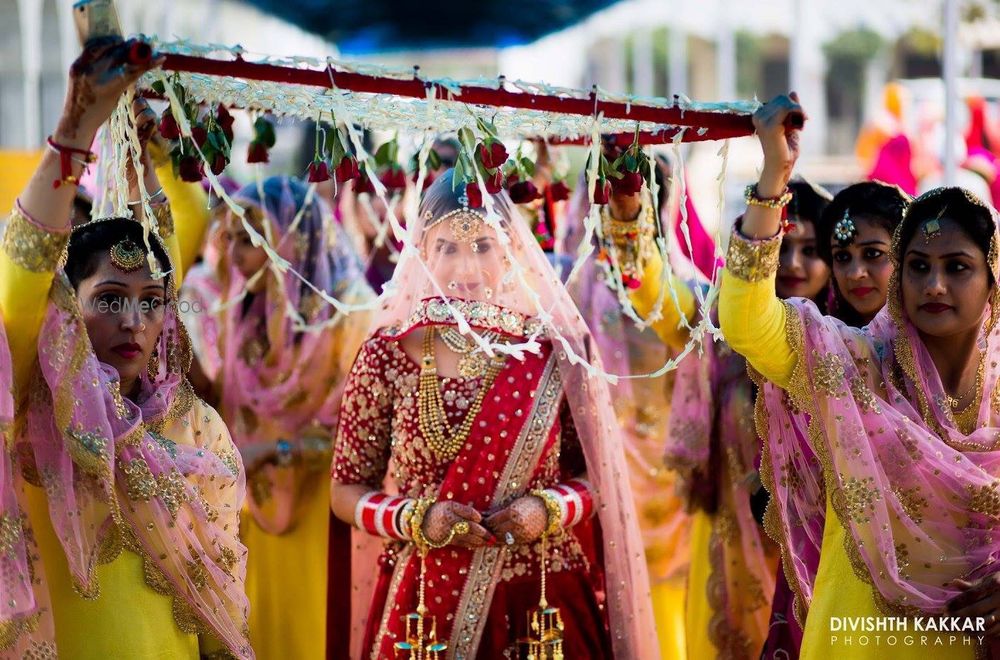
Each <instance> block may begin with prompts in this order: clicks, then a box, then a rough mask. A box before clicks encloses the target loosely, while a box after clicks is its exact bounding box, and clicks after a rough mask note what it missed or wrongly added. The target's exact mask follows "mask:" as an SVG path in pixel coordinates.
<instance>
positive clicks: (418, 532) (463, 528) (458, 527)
mask: <svg viewBox="0 0 1000 660" xmlns="http://www.w3.org/2000/svg"><path fill="white" fill-rule="evenodd" d="M436 502H437V499H436V498H433V497H421V498H420V499H419V500H417V503H416V504H414V505H413V511H412V512H411V513H410V522H409V524H410V537H411V538H412V539H413V543H414V545H416V546H417V551H418V552H420V554H421V555H426V554H427V552H428V551H430V550H437V549H439V548H443V547H445V546H446V545H450V544H451V542H452V541H453V540H455V537H456V536H463V535H465V534H468V533H469V529H470V528H469V521H468V520H459V521H458V522H456V523H455V524H453V525H452V526H451V529H449V530H448V536H447V537H445V539H444V540H443V541H440V542H438V543H435V542H434V541H431V540H430V539H429V538H427V536H426V535H425V534H424V516H426V515H427V511H428V509H430V508H431V507H432V506H433V505H434V504H435V503H436Z"/></svg>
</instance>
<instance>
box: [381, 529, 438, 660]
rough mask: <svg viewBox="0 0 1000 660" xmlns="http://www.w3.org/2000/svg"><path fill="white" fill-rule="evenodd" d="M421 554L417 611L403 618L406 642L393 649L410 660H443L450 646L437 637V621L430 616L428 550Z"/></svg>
mask: <svg viewBox="0 0 1000 660" xmlns="http://www.w3.org/2000/svg"><path fill="white" fill-rule="evenodd" d="M418 550H419V552H420V589H419V595H418V597H417V611H416V612H410V613H409V614H407V615H405V616H403V621H404V623H405V624H406V636H405V638H404V641H402V642H396V643H395V644H394V645H393V648H395V650H396V651H397V653H398V652H400V651H402V652H403V655H401V656H398V657H401V658H407V659H408V660H442V659H443V657H444V652H445V651H447V650H448V644H447V643H446V642H442V641H440V640H439V639H438V636H437V619H435V618H434V617H432V616H428V614H427V612H428V609H427V601H426V599H425V597H424V586H425V585H426V584H427V579H426V577H427V576H426V572H427V549H426V548H421V549H418Z"/></svg>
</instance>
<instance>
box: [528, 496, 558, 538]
mask: <svg viewBox="0 0 1000 660" xmlns="http://www.w3.org/2000/svg"><path fill="white" fill-rule="evenodd" d="M531 494H532V495H534V496H535V497H538V498H541V500H542V502H544V503H545V510H546V511H547V512H548V516H549V517H548V523H547V524H546V526H545V535H546V536H559V535H561V534H562V532H563V527H562V507H561V506H559V500H558V499H556V496H555V495H553V494H552V493H550V492H549V491H547V490H543V489H541V488H536V489H534V490H533V491H531Z"/></svg>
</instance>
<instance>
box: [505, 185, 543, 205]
mask: <svg viewBox="0 0 1000 660" xmlns="http://www.w3.org/2000/svg"><path fill="white" fill-rule="evenodd" d="M541 196H542V195H541V194H540V193H539V192H538V188H536V187H535V184H534V183H532V182H531V181H518V182H517V183H515V184H514V185H512V186H511V187H510V199H511V201H512V202H514V203H515V204H527V203H529V202H533V201H535V200H536V199H538V198H539V197H541Z"/></svg>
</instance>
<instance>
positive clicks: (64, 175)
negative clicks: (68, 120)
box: [45, 135, 97, 188]
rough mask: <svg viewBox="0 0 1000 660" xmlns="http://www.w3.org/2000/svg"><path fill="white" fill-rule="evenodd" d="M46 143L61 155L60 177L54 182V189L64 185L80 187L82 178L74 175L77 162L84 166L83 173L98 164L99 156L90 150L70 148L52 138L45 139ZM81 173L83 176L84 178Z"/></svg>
mask: <svg viewBox="0 0 1000 660" xmlns="http://www.w3.org/2000/svg"><path fill="white" fill-rule="evenodd" d="M45 142H46V143H47V144H48V145H49V148H50V149H52V150H53V151H55V152H56V153H57V154H59V177H60V178H58V179H56V180H55V181H53V182H52V187H53V188H58V187H59V186H61V185H63V184H64V183H68V184H70V185H79V183H80V177H79V176H74V175H73V163H74V162H77V163H80V164H82V165H83V171H84V172H86V171H87V168H88V167H89V166H90V164H91V163H96V162H97V156H96V155H95V154H94V152H92V151H89V150H88V149H79V148H77V147H70V146H68V145H65V144H59V143H58V142H56V141H55V140H53V139H52V136H51V135H50V136H49V137H47V138H45ZM74 155H80V156H83V159H82V160H81V159H79V158H74ZM82 174H83V173H82V172H81V176H82Z"/></svg>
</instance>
